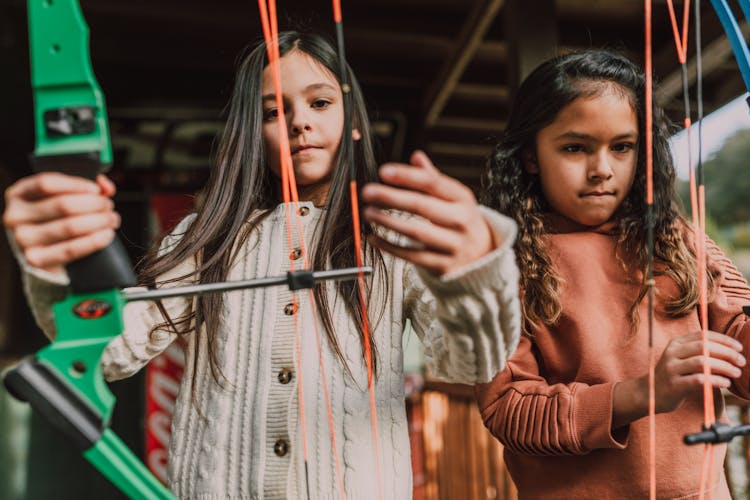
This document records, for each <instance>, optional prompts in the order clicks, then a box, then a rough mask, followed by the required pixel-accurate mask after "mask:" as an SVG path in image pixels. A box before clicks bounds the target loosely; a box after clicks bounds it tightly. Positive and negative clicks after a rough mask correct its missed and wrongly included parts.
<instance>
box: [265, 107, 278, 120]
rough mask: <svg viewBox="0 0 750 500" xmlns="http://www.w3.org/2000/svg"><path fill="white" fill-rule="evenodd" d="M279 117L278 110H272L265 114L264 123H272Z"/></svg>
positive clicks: (266, 111)
mask: <svg viewBox="0 0 750 500" xmlns="http://www.w3.org/2000/svg"><path fill="white" fill-rule="evenodd" d="M278 116H279V111H278V109H276V108H270V109H267V110H265V111H264V112H263V121H267V122H268V121H272V120H275V119H276V118H277V117H278Z"/></svg>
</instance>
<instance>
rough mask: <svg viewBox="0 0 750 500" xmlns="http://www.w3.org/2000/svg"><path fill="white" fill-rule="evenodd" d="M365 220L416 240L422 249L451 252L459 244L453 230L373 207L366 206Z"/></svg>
mask: <svg viewBox="0 0 750 500" xmlns="http://www.w3.org/2000/svg"><path fill="white" fill-rule="evenodd" d="M363 215H364V217H365V220H367V221H368V222H371V223H374V224H377V225H379V226H382V227H384V228H387V229H390V230H392V231H395V232H397V233H399V234H402V235H404V236H406V237H407V238H410V239H411V240H414V241H418V242H419V243H421V244H422V245H423V248H424V249H429V250H432V251H435V252H440V253H446V254H452V253H454V252H455V250H456V248H457V247H459V246H460V241H461V240H460V238H459V237H458V235H457V234H456V233H455V232H454V231H450V230H447V229H445V228H442V227H440V226H436V225H434V224H430V223H429V222H426V221H424V220H417V219H415V218H411V219H405V218H404V217H399V216H397V215H394V214H390V213H388V212H385V211H383V210H378V209H377V208H374V207H367V208H366V209H365V211H364V213H363Z"/></svg>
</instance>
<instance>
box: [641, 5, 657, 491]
mask: <svg viewBox="0 0 750 500" xmlns="http://www.w3.org/2000/svg"><path fill="white" fill-rule="evenodd" d="M644 11H645V27H644V31H645V54H644V59H645V72H646V110H645V115H646V130H645V136H646V138H645V139H646V141H645V142H646V144H645V146H646V203H647V204H648V206H649V209H650V208H651V207H652V206H653V204H654V186H653V184H654V151H653V129H654V115H653V108H652V106H653V77H652V54H651V15H652V13H651V0H644ZM648 223H649V224H652V222H651V221H649V222H648ZM650 258H651V259H652V262H650V263H649V269H650V268H651V266H652V265H653V255H651V257H650ZM649 279H651V277H649ZM649 286H651V289H650V290H649V294H653V284H649ZM648 314H649V339H648V430H649V432H648V436H649V438H648V478H649V482H648V484H649V498H650V499H651V500H654V499H656V387H655V378H656V374H655V353H654V344H653V335H652V331H651V329H652V321H651V318H652V317H653V314H654V312H653V309H649V311H648Z"/></svg>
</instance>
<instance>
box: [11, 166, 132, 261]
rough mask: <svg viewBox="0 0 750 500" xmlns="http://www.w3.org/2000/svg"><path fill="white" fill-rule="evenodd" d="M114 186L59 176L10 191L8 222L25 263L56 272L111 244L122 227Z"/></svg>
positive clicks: (36, 178) (23, 182)
mask: <svg viewBox="0 0 750 500" xmlns="http://www.w3.org/2000/svg"><path fill="white" fill-rule="evenodd" d="M114 194H115V186H114V184H112V182H111V181H110V180H109V179H107V178H106V177H105V176H103V175H99V176H98V177H97V179H96V182H93V181H90V180H86V179H84V178H81V177H74V176H70V175H65V174H61V173H57V172H43V173H39V174H35V175H32V176H29V177H24V178H23V179H20V180H18V181H17V182H15V183H14V184H13V185H11V186H10V187H9V188H8V189H6V191H5V212H4V213H3V224H5V227H7V228H8V229H9V230H10V232H11V233H12V235H13V238H14V239H15V241H16V244H17V245H18V248H19V249H20V250H21V252H22V253H23V255H24V257H25V259H26V261H27V262H28V263H29V264H31V265H32V266H34V267H37V268H40V269H44V270H45V271H48V272H52V273H62V272H63V266H64V265H65V264H67V263H69V262H72V261H74V260H77V259H79V258H81V257H85V256H87V255H89V254H91V253H94V252H95V251H97V250H101V249H102V248H104V247H106V246H107V245H109V243H110V242H111V241H112V240H113V238H114V231H115V229H117V228H118V227H119V226H120V216H119V215H118V214H117V213H116V212H115V211H114V204H113V203H112V200H111V199H110V198H111V197H112V196H113V195H114Z"/></svg>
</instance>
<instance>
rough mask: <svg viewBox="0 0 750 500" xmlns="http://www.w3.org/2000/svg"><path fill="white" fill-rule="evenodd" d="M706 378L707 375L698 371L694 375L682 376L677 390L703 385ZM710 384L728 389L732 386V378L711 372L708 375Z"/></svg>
mask: <svg viewBox="0 0 750 500" xmlns="http://www.w3.org/2000/svg"><path fill="white" fill-rule="evenodd" d="M704 380H706V377H705V375H704V374H703V373H696V374H694V375H690V376H686V377H681V379H680V383H679V384H678V386H677V387H675V390H678V391H679V390H685V389H688V388H692V389H696V388H700V387H703V381H704ZM708 381H709V384H710V385H711V387H714V388H717V389H728V388H729V387H731V386H732V380H730V379H729V378H727V377H722V376H720V375H715V374H711V375H709V377H708Z"/></svg>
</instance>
